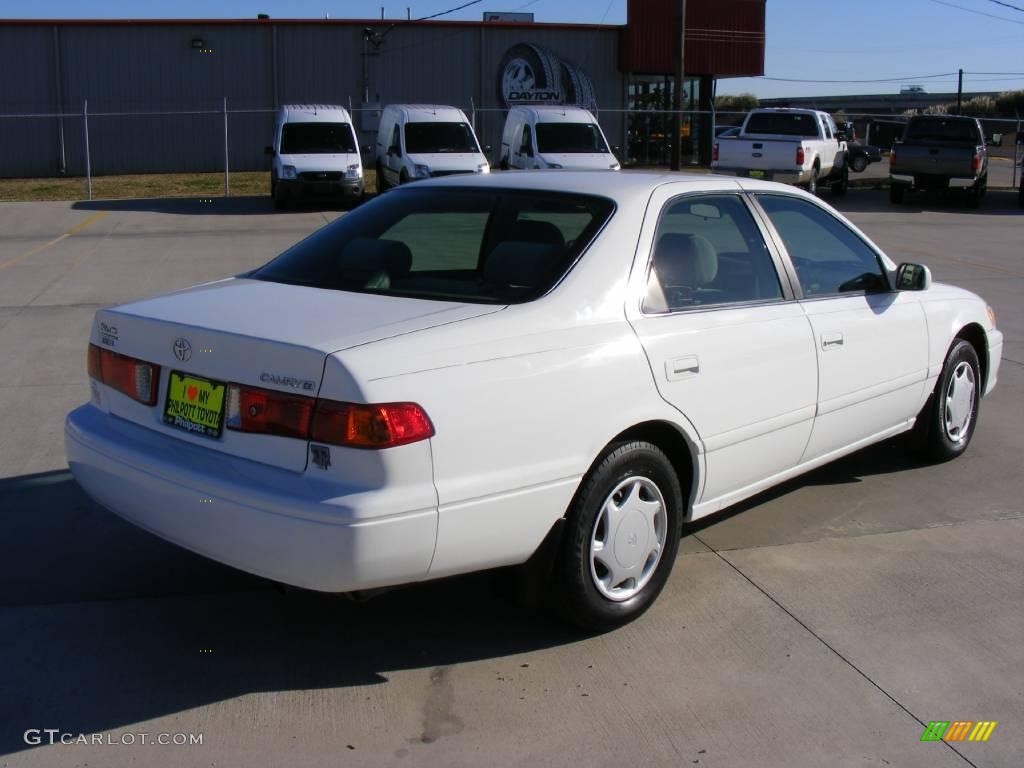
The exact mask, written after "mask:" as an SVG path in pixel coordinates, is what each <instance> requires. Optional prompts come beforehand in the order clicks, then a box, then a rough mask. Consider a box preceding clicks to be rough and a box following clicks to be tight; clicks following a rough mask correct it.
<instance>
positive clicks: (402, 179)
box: [398, 168, 409, 186]
mask: <svg viewBox="0 0 1024 768" xmlns="http://www.w3.org/2000/svg"><path fill="white" fill-rule="evenodd" d="M408 183H409V174H408V173H406V172H405V168H403V169H402V172H401V173H400V174H398V185H399V186H402V185H403V184H408Z"/></svg>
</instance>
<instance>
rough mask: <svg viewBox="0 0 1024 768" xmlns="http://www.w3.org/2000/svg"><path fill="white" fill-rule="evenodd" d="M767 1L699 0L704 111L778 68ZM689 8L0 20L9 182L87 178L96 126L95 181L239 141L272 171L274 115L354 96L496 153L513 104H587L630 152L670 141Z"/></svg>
mask: <svg viewBox="0 0 1024 768" xmlns="http://www.w3.org/2000/svg"><path fill="white" fill-rule="evenodd" d="M764 2H765V0H689V2H688V4H687V33H686V72H687V80H686V85H685V86H684V88H685V92H686V93H687V94H688V98H689V99H690V106H691V108H694V109H696V108H699V107H700V106H701V105H704V106H707V105H708V104H709V103H710V92H711V89H712V82H713V78H715V77H728V76H740V75H756V74H761V73H762V72H763V67H764ZM677 5H678V4H677V3H674V2H672V0H630V2H629V22H628V23H627V24H626V25H624V26H611V25H580V24H538V23H523V22H455V21H423V22H417V21H411V22H409V21H404V20H402V21H397V22H395V21H391V20H384V21H382V20H372V21H367V20H333V19H332V20H323V21H319V20H270V19H252V20H163V21H118V20H115V21H109V20H103V21H31V20H29V21H23V20H6V21H0V147H3V150H2V154H0V176H6V177H10V176H53V175H58V174H62V173H66V174H69V175H81V174H83V173H84V172H85V163H86V150H85V147H86V140H87V139H86V136H88V147H89V151H88V158H89V162H90V163H91V170H92V173H93V174H97V175H101V174H113V173H144V172H160V171H216V170H222V169H223V168H224V163H225V146H227V147H228V158H227V160H228V163H229V165H230V167H231V168H232V169H233V170H259V169H263V168H265V167H266V158H265V157H264V155H263V147H264V145H266V144H267V143H268V142H269V139H270V135H271V131H272V126H273V111H274V110H275V109H276V107H277V106H278V105H280V104H282V103H294V102H318V103H337V104H342V105H346V106H347V105H349V104H351V105H352V106H353V107H354V108H355V113H356V116H355V120H356V123H357V128H358V129H360V134H359V135H360V140H361V143H364V144H369V143H370V141H371V140H372V137H373V129H374V127H375V117H376V114H377V111H378V110H379V107H380V106H382V105H385V104H388V103H395V102H432V103H442V104H453V105H456V106H460V107H462V108H463V109H464V110H465V111H466V112H467V114H472V115H473V119H474V121H475V123H476V126H477V130H478V134H479V136H480V140H481V143H483V144H490V145H492V146H495V147H496V146H497V145H498V144H499V142H500V133H501V126H502V124H503V122H504V110H505V109H507V107H508V105H509V104H510V103H514V102H524V101H548V102H549V103H552V102H553V103H580V104H583V105H585V106H588V107H591V108H592V109H593V110H595V111H596V113H597V114H598V116H599V119H600V121H601V123H602V126H603V127H604V129H605V132H606V134H607V135H608V138H609V141H610V142H611V143H613V144H617V145H621V146H623V147H624V148H625V151H626V152H627V153H631V152H632V151H633V150H632V149H631V147H632V146H634V145H636V142H637V141H640V140H645V141H647V142H648V143H650V141H651V140H652V139H651V136H655V137H656V139H655V140H661V141H664V140H665V138H666V137H665V131H664V127H663V126H662V125H661V122H659V118H657V117H656V113H657V112H658V110H660V109H663V108H667V105H668V104H669V103H670V102H669V100H668V99H669V96H670V93H671V90H672V87H673V86H672V82H671V77H670V76H671V74H672V72H673V70H674V55H675V54H674V50H677V49H675V48H674V46H675V41H674V40H673V39H672V36H671V29H672V14H673V12H674V11H673V9H674V8H676V7H677ZM666 30H668V32H667V34H668V36H667V37H666ZM690 73H692V75H691V74H690ZM86 103H87V104H88V107H87V111H88V118H87V120H86V119H85V117H84V116H83V115H84V113H85V112H86ZM225 105H226V108H227V110H228V116H227V119H226V120H225V115H224V110H225ZM627 110H633V112H627ZM112 113H113V114H112ZM126 113H130V114H126ZM12 115H21V117H12ZM225 122H226V124H227V138H226V139H225ZM645 131H646V133H645ZM652 131H653V133H652ZM645 136H646V139H644V137H645ZM657 137H660V139H659V138H657ZM668 138H669V139H670V138H671V137H668ZM685 140H686V137H684V141H685ZM634 159H636V160H637V161H641V160H642V161H643V162H661V161H662V159H663V158H662V156H661V155H659V154H658V153H657V152H655V153H654V155H653V156H652V153H651V152H650V151H649V148H648V151H647V152H646V155H645V156H644V157H643V158H640V156H639V155H637V156H636V158H634Z"/></svg>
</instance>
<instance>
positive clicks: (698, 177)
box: [411, 170, 795, 201]
mask: <svg viewBox="0 0 1024 768" xmlns="http://www.w3.org/2000/svg"><path fill="white" fill-rule="evenodd" d="M670 183H676V184H686V185H688V186H692V187H693V189H694V190H695V191H697V190H700V189H701V188H706V189H729V188H732V189H735V188H737V186H740V185H741V186H742V187H743V188H744V189H763V190H773V191H795V189H794V187H789V186H786V185H784V184H778V183H776V182H771V181H756V180H753V179H738V178H736V177H735V176H724V175H720V174H710V173H688V172H686V171H678V172H673V171H631V170H624V171H611V170H608V171H605V170H595V171H564V170H542V171H502V172H500V173H490V174H478V175H472V174H470V175H459V176H446V177H443V178H438V179H428V180H424V181H417V182H416V183H415V184H414V185H411V186H413V187H419V186H421V185H429V186H432V187H433V186H439V187H441V186H444V187H496V188H502V187H504V188H506V189H534V190H542V191H547V192H575V193H579V194H587V195H600V196H602V197H608V198H611V199H612V200H615V201H625V200H630V199H635V198H636V196H638V195H640V196H649V195H650V193H651V192H653V191H654V189H655V188H657V187H660V186H661V185H663V184H670Z"/></svg>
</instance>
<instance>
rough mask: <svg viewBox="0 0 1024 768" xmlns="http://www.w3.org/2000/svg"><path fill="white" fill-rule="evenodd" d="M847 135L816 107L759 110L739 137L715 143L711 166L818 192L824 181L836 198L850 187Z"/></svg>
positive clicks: (725, 171)
mask: <svg viewBox="0 0 1024 768" xmlns="http://www.w3.org/2000/svg"><path fill="white" fill-rule="evenodd" d="M846 157H847V151H846V136H844V135H843V133H842V132H841V131H840V130H839V129H838V128H837V127H836V124H835V121H834V120H833V119H832V116H831V115H829V114H828V113H827V112H819V111H817V110H813V109H755V110H753V111H751V113H750V114H749V115H747V119H746V120H745V121H744V122H743V127H742V128H741V129H740V132H739V134H738V135H736V136H734V137H731V138H719V139H718V140H717V141H716V142H715V147H714V152H713V154H712V158H711V167H712V168H713V169H715V170H716V171H719V172H722V173H734V174H735V175H737V176H748V177H750V178H754V179H771V180H774V181H781V182H783V183H787V184H799V185H802V186H804V187H805V188H806V189H807V191H809V192H810V193H812V194H814V193H816V192H817V191H818V185H819V184H821V183H830V184H831V185H832V194H834V195H844V194H846V190H847V188H848V186H849V178H850V169H849V168H848V167H847V163H846Z"/></svg>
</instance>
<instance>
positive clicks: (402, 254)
mask: <svg viewBox="0 0 1024 768" xmlns="http://www.w3.org/2000/svg"><path fill="white" fill-rule="evenodd" d="M410 269H412V251H410V250H409V246H408V245H406V244H405V243H403V242H401V241H400V240H382V239H377V238H373V237H356V238H353V239H352V240H349V241H348V243H347V244H346V245H345V247H344V248H343V249H342V251H341V255H340V256H339V257H338V261H337V270H338V271H337V277H338V280H339V281H340V282H341V283H342V285H343V286H344V287H348V288H368V289H371V290H387V289H388V288H390V287H391V283H392V281H393V280H394V279H395V278H399V277H402V276H403V275H406V274H408V272H409V270H410Z"/></svg>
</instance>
